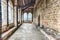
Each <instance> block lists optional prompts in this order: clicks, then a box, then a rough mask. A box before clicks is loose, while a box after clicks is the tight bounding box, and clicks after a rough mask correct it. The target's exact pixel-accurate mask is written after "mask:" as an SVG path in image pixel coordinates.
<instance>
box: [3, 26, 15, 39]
mask: <svg viewBox="0 0 60 40" xmlns="http://www.w3.org/2000/svg"><path fill="white" fill-rule="evenodd" d="M15 29H16V27H13V28H12V29H10V30H8V31H7V32H5V33H3V34H2V39H3V40H5V39H7V38H8V36H9V35H11V34H12V33H13V31H14V30H15Z"/></svg>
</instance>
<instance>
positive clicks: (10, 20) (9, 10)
mask: <svg viewBox="0 0 60 40" xmlns="http://www.w3.org/2000/svg"><path fill="white" fill-rule="evenodd" d="M8 17H9V20H8V21H9V24H11V23H13V5H12V2H11V0H10V1H9V2H8Z"/></svg>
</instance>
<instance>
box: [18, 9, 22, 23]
mask: <svg viewBox="0 0 60 40" xmlns="http://www.w3.org/2000/svg"><path fill="white" fill-rule="evenodd" d="M19 12H20V13H19V14H20V24H21V19H22V15H21V8H20V11H19Z"/></svg>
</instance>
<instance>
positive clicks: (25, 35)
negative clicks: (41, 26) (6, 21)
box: [8, 23, 48, 40]
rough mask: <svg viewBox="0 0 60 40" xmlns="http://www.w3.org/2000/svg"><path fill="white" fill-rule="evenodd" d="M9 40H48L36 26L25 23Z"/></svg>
mask: <svg viewBox="0 0 60 40" xmlns="http://www.w3.org/2000/svg"><path fill="white" fill-rule="evenodd" d="M8 40H48V39H47V38H46V37H45V36H44V35H43V34H42V33H41V32H40V31H39V30H38V29H37V28H36V26H35V25H33V24H30V23H24V24H22V26H21V27H20V28H19V29H18V30H17V31H16V32H15V33H14V34H13V35H12V36H11V37H10V38H9V39H8Z"/></svg>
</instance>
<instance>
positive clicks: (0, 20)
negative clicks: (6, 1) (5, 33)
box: [0, 0, 2, 40]
mask: <svg viewBox="0 0 60 40" xmlns="http://www.w3.org/2000/svg"><path fill="white" fill-rule="evenodd" d="M1 30H2V11H1V0H0V40H2V39H1V33H2V32H1Z"/></svg>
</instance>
